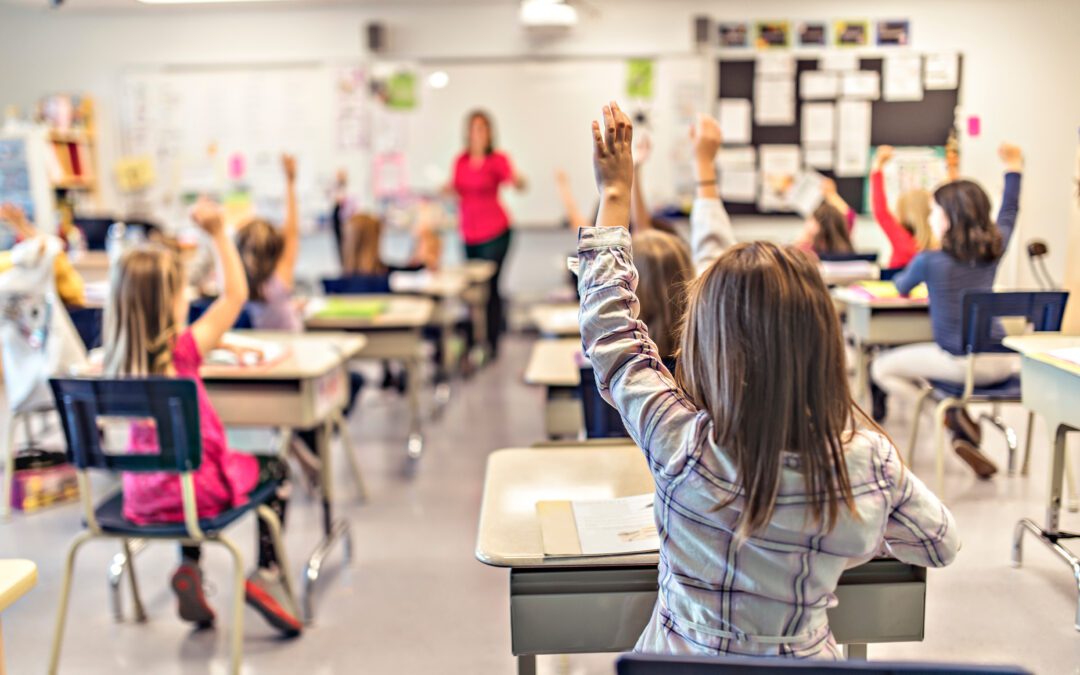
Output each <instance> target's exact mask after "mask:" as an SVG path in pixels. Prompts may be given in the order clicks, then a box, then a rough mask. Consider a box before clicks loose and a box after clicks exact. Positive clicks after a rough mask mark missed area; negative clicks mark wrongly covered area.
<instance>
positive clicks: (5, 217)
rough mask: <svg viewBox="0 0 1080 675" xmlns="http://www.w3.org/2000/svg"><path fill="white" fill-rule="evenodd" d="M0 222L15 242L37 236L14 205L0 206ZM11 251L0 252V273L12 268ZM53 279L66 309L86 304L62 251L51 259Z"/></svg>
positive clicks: (79, 281) (77, 278)
mask: <svg viewBox="0 0 1080 675" xmlns="http://www.w3.org/2000/svg"><path fill="white" fill-rule="evenodd" d="M0 222H4V223H7V224H8V225H9V226H10V227H11V228H12V229H13V230H14V231H15V241H16V242H22V241H27V240H30V239H34V238H36V237H37V236H38V232H37V230H36V229H35V228H34V226H33V224H31V223H30V221H29V220H27V218H26V214H24V213H23V210H22V209H20V208H19V207H18V206H16V205H14V204H0ZM14 264H15V263H14V260H13V258H12V255H11V251H2V252H0V272H5V271H7V270H9V269H11V268H12V267H13V266H14ZM53 278H54V279H55V280H56V294H57V295H58V296H59V297H60V301H61V302H63V303H64V304H65V305H67V306H68V307H82V306H83V305H85V304H86V292H85V287H84V285H83V279H82V276H81V275H80V274H79V272H78V270H76V269H75V267H74V266H73V265H72V264H71V260H70V259H69V258H68V257H67V254H66V253H64V251H63V250H60V251H59V252H57V254H56V257H55V258H53Z"/></svg>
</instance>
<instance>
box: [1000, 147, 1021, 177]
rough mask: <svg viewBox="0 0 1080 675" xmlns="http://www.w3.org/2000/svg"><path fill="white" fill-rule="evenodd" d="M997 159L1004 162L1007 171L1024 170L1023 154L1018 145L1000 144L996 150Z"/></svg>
mask: <svg viewBox="0 0 1080 675" xmlns="http://www.w3.org/2000/svg"><path fill="white" fill-rule="evenodd" d="M998 157H1000V158H1001V161H1002V162H1005V169H1006V170H1007V171H1017V172H1019V171H1022V170H1023V168H1024V153H1023V152H1022V151H1021V150H1020V146H1018V145H1013V144H1011V143H1002V144H1001V147H999V148H998Z"/></svg>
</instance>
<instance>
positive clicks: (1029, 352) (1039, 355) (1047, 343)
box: [1002, 333, 1080, 376]
mask: <svg viewBox="0 0 1080 675" xmlns="http://www.w3.org/2000/svg"><path fill="white" fill-rule="evenodd" d="M1002 344H1004V345H1005V346H1006V347H1008V348H1009V349H1012V350H1015V351H1018V352H1020V353H1021V354H1023V355H1024V356H1027V357H1028V358H1032V359H1035V360H1037V361H1042V362H1043V363H1048V364H1050V365H1052V366H1055V367H1057V368H1061V369H1062V370H1064V371H1067V372H1070V373H1072V374H1073V375H1077V376H1080V365H1078V364H1075V363H1072V362H1069V361H1063V360H1061V359H1056V358H1054V357H1053V356H1051V355H1050V354H1048V353H1047V352H1051V351H1054V350H1055V349H1068V348H1077V347H1080V335H1062V334H1061V333H1037V334H1034V335H1013V336H1010V337H1007V338H1005V339H1004V340H1002Z"/></svg>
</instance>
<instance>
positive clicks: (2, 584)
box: [0, 560, 38, 675]
mask: <svg viewBox="0 0 1080 675" xmlns="http://www.w3.org/2000/svg"><path fill="white" fill-rule="evenodd" d="M37 576H38V575H37V565H35V564H34V563H33V562H31V561H29V560H0V613H2V612H3V611H4V610H5V609H7V608H8V607H10V606H11V605H12V604H13V603H14V602H15V601H16V600H18V599H19V598H21V597H22V596H24V595H26V594H27V593H29V592H30V589H31V588H33V587H34V585H35V584H37ZM6 672H7V668H6V667H5V666H4V635H3V630H2V626H0V675H4V673H6Z"/></svg>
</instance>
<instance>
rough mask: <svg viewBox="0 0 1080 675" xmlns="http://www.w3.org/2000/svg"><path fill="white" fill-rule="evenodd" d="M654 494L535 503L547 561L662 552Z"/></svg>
mask: <svg viewBox="0 0 1080 675" xmlns="http://www.w3.org/2000/svg"><path fill="white" fill-rule="evenodd" d="M653 498H654V495H653V494H652V493H648V494H643V495H633V496H630V497H619V498H616V499H581V500H575V501H569V500H560V501H541V502H537V503H536V516H537V518H538V520H539V522H540V536H541V539H542V540H543V545H544V557H546V558H549V557H594V556H612V555H625V554H628V553H651V552H655V551H659V550H660V535H659V533H657V531H656V520H655V517H654V516H653Z"/></svg>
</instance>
